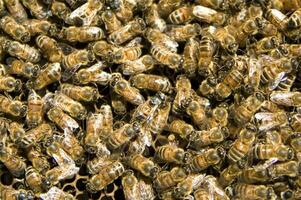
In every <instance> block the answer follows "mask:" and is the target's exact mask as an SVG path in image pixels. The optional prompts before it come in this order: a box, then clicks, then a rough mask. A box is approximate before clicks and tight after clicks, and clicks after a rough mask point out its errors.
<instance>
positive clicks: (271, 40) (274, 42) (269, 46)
mask: <svg viewBox="0 0 301 200" xmlns="http://www.w3.org/2000/svg"><path fill="white" fill-rule="evenodd" d="M279 43H280V41H279V39H278V38H277V37H275V36H270V37H265V38H263V39H261V40H259V41H258V42H256V43H254V44H252V45H251V46H250V49H249V50H250V51H253V52H254V54H258V55H259V54H264V53H269V52H271V51H272V50H273V49H275V48H277V46H279Z"/></svg>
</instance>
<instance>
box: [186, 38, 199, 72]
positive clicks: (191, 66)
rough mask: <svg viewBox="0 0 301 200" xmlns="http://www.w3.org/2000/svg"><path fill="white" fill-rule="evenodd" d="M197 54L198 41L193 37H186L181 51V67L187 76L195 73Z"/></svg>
mask: <svg viewBox="0 0 301 200" xmlns="http://www.w3.org/2000/svg"><path fill="white" fill-rule="evenodd" d="M198 56H199V42H198V41H197V40H196V39H194V38H190V39H188V41H187V42H186V44H185V47H184V52H183V60H184V61H183V69H184V71H185V73H186V74H187V75H188V76H189V77H191V76H193V75H195V72H196V70H197V68H198Z"/></svg>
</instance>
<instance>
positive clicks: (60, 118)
mask: <svg viewBox="0 0 301 200" xmlns="http://www.w3.org/2000/svg"><path fill="white" fill-rule="evenodd" d="M47 116H48V118H49V120H50V121H52V122H54V123H55V124H56V125H57V126H58V127H59V128H61V129H62V130H70V131H75V130H76V129H78V128H79V125H78V123H77V122H76V121H75V120H74V119H73V118H72V117H70V116H69V115H68V114H66V113H64V112H63V111H62V110H61V109H60V108H51V109H50V110H49V111H48V112H47Z"/></svg>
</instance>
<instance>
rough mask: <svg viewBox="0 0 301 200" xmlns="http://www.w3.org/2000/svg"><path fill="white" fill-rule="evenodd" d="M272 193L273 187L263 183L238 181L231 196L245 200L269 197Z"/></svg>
mask: <svg viewBox="0 0 301 200" xmlns="http://www.w3.org/2000/svg"><path fill="white" fill-rule="evenodd" d="M273 195H274V191H273V189H272V188H271V187H266V186H264V185H250V184H245V183H238V184H236V185H235V186H234V188H233V196H234V197H237V198H241V199H245V200H251V199H271V198H272V196H273Z"/></svg>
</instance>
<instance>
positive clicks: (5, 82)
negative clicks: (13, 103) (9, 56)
mask: <svg viewBox="0 0 301 200" xmlns="http://www.w3.org/2000/svg"><path fill="white" fill-rule="evenodd" d="M21 88H22V82H21V80H20V79H15V78H14V77H12V76H1V77H0V90H2V91H6V92H14V91H20V90H21Z"/></svg>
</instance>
